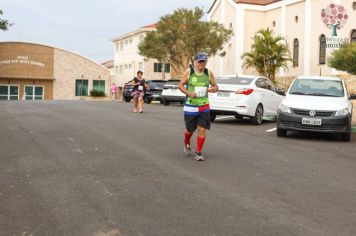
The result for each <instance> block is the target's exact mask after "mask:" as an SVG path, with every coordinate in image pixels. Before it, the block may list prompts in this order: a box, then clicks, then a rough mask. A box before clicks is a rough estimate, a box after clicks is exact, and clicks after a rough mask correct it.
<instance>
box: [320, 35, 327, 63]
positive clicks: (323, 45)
mask: <svg viewBox="0 0 356 236" xmlns="http://www.w3.org/2000/svg"><path fill="white" fill-rule="evenodd" d="M325 58H326V37H325V35H323V34H322V35H321V36H320V38H319V64H320V65H325Z"/></svg>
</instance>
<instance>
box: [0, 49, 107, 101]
mask: <svg viewBox="0 0 356 236" xmlns="http://www.w3.org/2000/svg"><path fill="white" fill-rule="evenodd" d="M109 85H110V72H109V70H108V69H106V68H105V67H103V66H101V65H98V64H97V63H95V62H93V61H91V60H89V59H87V58H85V57H82V56H80V55H78V54H75V53H72V52H69V51H65V50H62V49H58V48H54V47H50V46H45V45H40V44H33V43H24V42H0V100H52V99H63V100H67V99H80V98H83V97H86V96H88V95H89V92H90V90H92V89H96V90H100V91H104V92H105V93H106V94H109V88H110V86H109Z"/></svg>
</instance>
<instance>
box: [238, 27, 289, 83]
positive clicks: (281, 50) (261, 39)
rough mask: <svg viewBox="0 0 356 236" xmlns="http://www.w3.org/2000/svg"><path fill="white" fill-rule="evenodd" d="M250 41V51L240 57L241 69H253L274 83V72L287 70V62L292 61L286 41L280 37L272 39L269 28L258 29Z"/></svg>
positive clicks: (271, 32)
mask: <svg viewBox="0 0 356 236" xmlns="http://www.w3.org/2000/svg"><path fill="white" fill-rule="evenodd" d="M252 39H253V41H254V42H253V44H252V46H251V51H250V52H246V53H244V54H243V55H242V56H241V59H242V60H243V67H244V68H246V69H249V68H254V69H255V70H256V71H257V73H258V74H260V75H263V76H265V77H267V78H269V79H270V80H272V81H273V82H274V80H275V76H276V71H277V70H278V69H279V68H284V69H288V61H292V58H291V56H290V52H289V49H288V46H287V42H286V40H285V39H284V37H282V36H277V37H274V36H273V30H271V29H269V28H267V29H260V30H259V31H258V32H257V33H256V34H255V36H254V37H253V38H252Z"/></svg>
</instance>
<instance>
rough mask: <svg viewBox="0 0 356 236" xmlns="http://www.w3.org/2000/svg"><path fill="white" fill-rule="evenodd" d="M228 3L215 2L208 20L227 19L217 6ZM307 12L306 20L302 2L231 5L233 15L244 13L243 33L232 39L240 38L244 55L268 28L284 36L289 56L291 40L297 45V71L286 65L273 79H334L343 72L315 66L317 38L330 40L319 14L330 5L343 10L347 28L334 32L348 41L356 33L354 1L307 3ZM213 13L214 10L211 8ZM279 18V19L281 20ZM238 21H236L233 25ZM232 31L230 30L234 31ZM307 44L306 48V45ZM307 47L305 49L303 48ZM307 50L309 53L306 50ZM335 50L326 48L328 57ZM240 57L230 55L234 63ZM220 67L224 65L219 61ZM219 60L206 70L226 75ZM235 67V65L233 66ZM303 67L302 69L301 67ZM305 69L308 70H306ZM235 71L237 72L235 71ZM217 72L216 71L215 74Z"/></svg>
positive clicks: (226, 13) (317, 49)
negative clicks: (282, 71) (255, 35)
mask: <svg viewBox="0 0 356 236" xmlns="http://www.w3.org/2000/svg"><path fill="white" fill-rule="evenodd" d="M223 2H225V4H226V3H227V2H230V1H228V0H222V1H218V5H217V6H216V10H214V11H212V12H210V13H209V20H214V21H217V22H219V23H225V22H222V21H221V20H222V17H220V16H221V14H225V15H231V13H230V12H229V11H228V10H226V7H225V13H222V12H221V11H222V8H221V7H220V6H221V5H224V3H223ZM310 2H311V10H310V19H307V15H306V11H307V9H306V6H307V5H306V1H305V0H299V1H298V0H284V1H281V2H277V3H273V4H269V5H267V6H257V5H251V4H235V12H236V13H237V12H239V10H240V9H243V11H244V14H245V16H244V26H245V27H244V29H243V33H242V32H241V30H240V29H237V32H234V34H235V36H234V37H238V36H239V35H244V37H243V48H244V51H245V52H246V51H249V50H250V49H251V44H252V40H251V38H252V37H253V35H254V33H255V32H256V31H257V30H259V29H261V28H267V27H270V28H272V29H273V30H274V32H275V34H276V35H282V36H285V37H286V39H287V43H288V46H289V49H290V52H291V56H293V40H294V39H295V38H297V39H298V41H299V65H298V67H295V68H293V67H292V63H290V64H289V70H288V71H285V72H284V73H282V74H279V75H278V74H277V76H296V75H302V74H311V75H319V74H322V75H332V74H333V75H337V74H344V72H340V71H336V70H334V69H332V68H329V67H328V66H327V65H319V38H320V35H321V34H324V35H325V36H326V37H327V38H330V37H331V35H332V31H331V29H328V28H327V27H326V26H325V25H324V24H323V22H322V19H321V10H322V9H324V8H326V7H327V5H329V4H330V3H336V4H341V5H343V6H344V7H345V9H346V10H347V12H348V16H349V18H348V21H347V24H346V25H345V26H344V27H343V28H342V29H340V30H338V37H341V38H350V34H351V32H352V30H353V29H356V11H355V10H353V8H352V4H353V3H354V2H355V1H354V0H328V1H325V0H311V1H310ZM283 8H285V15H284V14H283V11H282V9H283ZM214 9H215V7H214ZM295 16H298V22H295ZM282 17H283V19H282ZM238 19H239V17H238V16H237V17H236V20H235V23H236V24H238V23H239V22H238V21H237V20H238ZM273 21H275V27H273ZM309 27H310V32H308V31H307V33H310V36H309V37H308V38H305V37H307V36H308V35H306V34H305V33H306V28H307V29H308V28H309ZM235 28H236V27H234V29H235ZM239 42H240V41H239V39H237V40H234V41H233V43H232V47H236V44H238V43H239ZM306 44H307V45H306ZM307 46H309V47H307ZM308 48H310V50H309V49H308ZM333 50H335V49H331V48H327V56H326V57H328V56H329V55H330V54H331V52H332V51H333ZM240 56H241V55H236V53H235V55H234V59H232V60H234V61H235V63H236V61H237V60H241V59H240ZM223 62H224V64H225V63H226V62H225V61H223ZM220 63H221V62H220V60H219V57H218V56H216V57H214V58H212V60H210V64H209V65H210V66H211V68H214V69H219V68H222V70H221V73H222V74H228V73H230V69H229V66H228V65H223V66H221V65H220ZM236 64H239V63H236ZM305 65H306V66H305ZM308 68H309V69H308ZM235 69H238V68H235ZM218 71H219V70H218ZM243 73H247V74H251V73H254V71H253V70H252V69H250V70H244V71H243Z"/></svg>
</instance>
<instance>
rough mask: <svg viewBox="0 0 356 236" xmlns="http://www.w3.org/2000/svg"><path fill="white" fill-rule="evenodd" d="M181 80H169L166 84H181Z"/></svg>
mask: <svg viewBox="0 0 356 236" xmlns="http://www.w3.org/2000/svg"><path fill="white" fill-rule="evenodd" d="M179 81H180V80H168V81H167V83H166V84H179Z"/></svg>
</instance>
